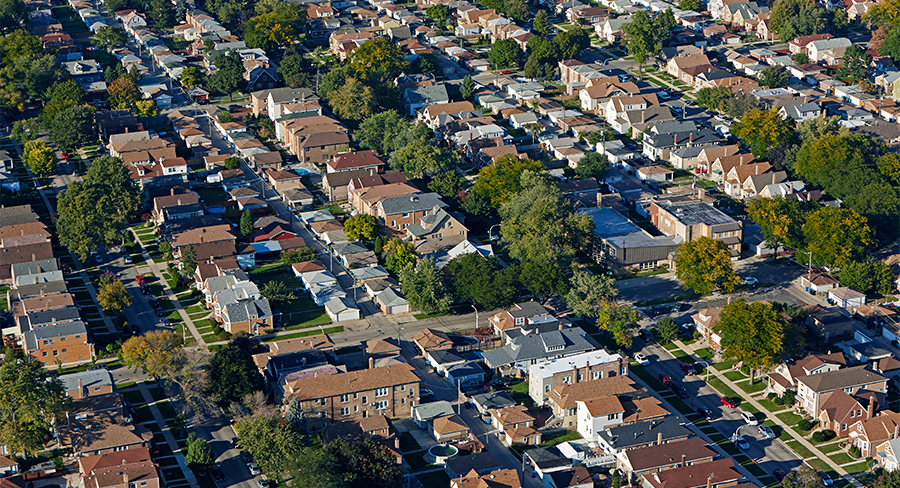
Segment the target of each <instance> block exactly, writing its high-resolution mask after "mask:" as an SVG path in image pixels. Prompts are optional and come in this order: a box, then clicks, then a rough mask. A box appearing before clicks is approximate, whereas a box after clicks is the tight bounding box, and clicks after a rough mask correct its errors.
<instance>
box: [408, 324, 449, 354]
mask: <svg viewBox="0 0 900 488" xmlns="http://www.w3.org/2000/svg"><path fill="white" fill-rule="evenodd" d="M413 341H415V343H416V344H417V345H418V346H419V347H420V348H422V349H425V350H426V351H431V350H435V349H447V348H449V347H452V346H453V341H451V340H450V338H449V337H447V334H445V333H444V332H442V331H439V330H435V329H425V330H423V331H421V332H419V333H418V334H416V335H414V336H413Z"/></svg>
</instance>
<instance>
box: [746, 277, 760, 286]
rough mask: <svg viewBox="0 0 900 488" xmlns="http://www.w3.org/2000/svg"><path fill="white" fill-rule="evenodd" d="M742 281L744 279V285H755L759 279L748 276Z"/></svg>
mask: <svg viewBox="0 0 900 488" xmlns="http://www.w3.org/2000/svg"><path fill="white" fill-rule="evenodd" d="M743 281H744V284H745V285H755V284H757V283H758V282H759V280H757V279H756V278H754V277H752V276H748V277H746V278H744V280H743Z"/></svg>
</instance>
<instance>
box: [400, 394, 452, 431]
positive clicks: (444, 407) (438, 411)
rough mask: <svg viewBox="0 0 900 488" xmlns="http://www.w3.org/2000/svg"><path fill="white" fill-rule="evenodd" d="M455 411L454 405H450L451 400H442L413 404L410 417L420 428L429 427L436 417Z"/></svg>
mask: <svg viewBox="0 0 900 488" xmlns="http://www.w3.org/2000/svg"><path fill="white" fill-rule="evenodd" d="M454 413H456V412H455V411H454V410H453V405H450V402H447V401H444V400H440V401H437V402H431V403H422V404H419V405H415V406H413V407H412V413H411V414H410V417H412V419H413V421H414V422H415V423H416V425H417V426H419V428H420V429H427V428H429V427H430V425H431V421H433V420H434V419H436V418H438V417H445V416H448V415H453V414H454Z"/></svg>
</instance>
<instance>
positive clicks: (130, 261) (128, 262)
mask: <svg viewBox="0 0 900 488" xmlns="http://www.w3.org/2000/svg"><path fill="white" fill-rule="evenodd" d="M124 259H125V264H131V263H132V262H133V261H132V260H131V256H129V255H127V254H126V255H125V258H124Z"/></svg>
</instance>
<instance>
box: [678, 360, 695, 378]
mask: <svg viewBox="0 0 900 488" xmlns="http://www.w3.org/2000/svg"><path fill="white" fill-rule="evenodd" d="M678 367H679V368H681V370H682V371H684V374H686V375H688V376H694V375H695V374H697V371H696V370H694V365H693V364H691V363H679V364H678Z"/></svg>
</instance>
